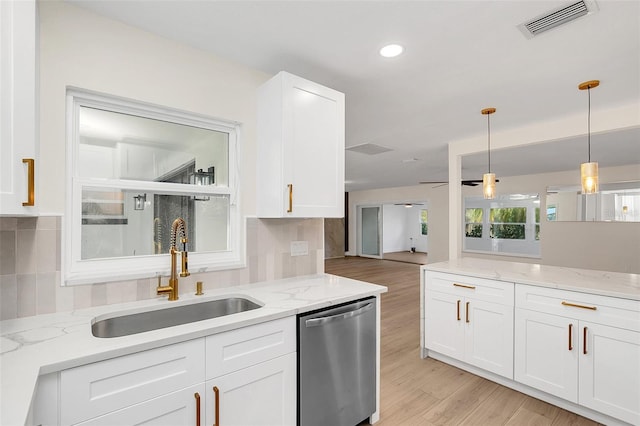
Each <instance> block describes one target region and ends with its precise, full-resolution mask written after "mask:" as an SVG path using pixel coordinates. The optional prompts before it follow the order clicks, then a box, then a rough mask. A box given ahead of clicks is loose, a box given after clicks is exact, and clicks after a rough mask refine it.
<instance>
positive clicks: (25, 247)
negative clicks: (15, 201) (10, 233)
mask: <svg viewBox="0 0 640 426" xmlns="http://www.w3.org/2000/svg"><path fill="white" fill-rule="evenodd" d="M19 224H20V223H18V225H19ZM36 265H37V252H36V231H35V229H22V230H21V229H18V231H17V232H16V273H17V274H35V273H36V271H37V266H36Z"/></svg>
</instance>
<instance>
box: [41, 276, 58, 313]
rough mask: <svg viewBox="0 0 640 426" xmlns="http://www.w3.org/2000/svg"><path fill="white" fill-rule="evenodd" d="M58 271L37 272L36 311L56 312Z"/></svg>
mask: <svg viewBox="0 0 640 426" xmlns="http://www.w3.org/2000/svg"><path fill="white" fill-rule="evenodd" d="M56 275H57V274H56V272H55V271H54V272H46V273H38V274H36V313H37V314H38V315H40V314H50V313H53V312H56V285H57V277H56Z"/></svg>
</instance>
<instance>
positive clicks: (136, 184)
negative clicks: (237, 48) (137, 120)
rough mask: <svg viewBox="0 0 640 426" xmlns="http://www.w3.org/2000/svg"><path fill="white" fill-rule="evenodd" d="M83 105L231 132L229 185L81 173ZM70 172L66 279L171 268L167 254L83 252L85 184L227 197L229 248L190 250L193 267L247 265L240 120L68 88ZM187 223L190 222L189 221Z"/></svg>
mask: <svg viewBox="0 0 640 426" xmlns="http://www.w3.org/2000/svg"><path fill="white" fill-rule="evenodd" d="M80 107H92V108H99V109H104V110H108V111H114V112H119V113H124V114H130V115H137V116H141V117H146V118H151V119H157V120H163V121H168V122H173V123H177V124H183V125H187V126H194V127H200V128H204V129H210V130H215V131H219V132H224V133H228V134H229V150H228V152H229V179H228V185H211V186H207V187H203V186H197V185H189V184H179V183H168V182H152V181H137V180H121V179H97V178H87V177H80V176H79V173H78V162H79V145H80V144H79V135H78V124H79V123H78V116H79V110H80ZM66 125H67V167H66V169H67V172H66V185H67V186H66V187H67V199H66V213H65V221H64V224H65V226H64V230H63V251H62V253H63V257H64V259H63V276H64V283H65V284H67V285H76V284H92V283H102V282H109V281H126V280H133V279H140V278H150V277H155V276H167V275H168V274H169V273H170V267H171V265H170V256H169V254H159V255H144V256H130V257H113V258H99V259H86V260H82V258H81V248H82V247H81V238H82V237H81V228H82V225H81V223H82V221H81V218H82V189H83V187H91V188H114V189H131V190H139V191H147V192H156V193H163V194H180V195H190V194H206V195H212V196H213V195H225V196H228V197H229V229H228V233H227V235H228V244H227V250H225V251H218V252H203V253H198V252H193V253H189V270H190V272H191V273H202V272H209V271H216V270H224V269H235V268H242V267H245V266H246V248H245V231H244V230H245V226H244V225H245V223H244V219H243V218H242V216H241V208H240V189H239V184H240V173H239V172H240V171H239V168H240V167H239V165H240V159H239V152H240V149H239V145H240V135H241V125H240V123H237V122H231V121H224V120H218V119H213V118H210V117H206V116H204V115H199V114H195V113H191V112H185V111H180V110H177V109H172V108H167V107H163V106H158V105H152V104H148V103H144V102H138V101H133V100H129V99H125V98H120V97H116V96H110V95H104V94H100V93H96V92H91V91H87V90H83V89H77V88H68V89H67V123H66ZM187 225H188V224H187Z"/></svg>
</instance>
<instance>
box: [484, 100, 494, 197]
mask: <svg viewBox="0 0 640 426" xmlns="http://www.w3.org/2000/svg"><path fill="white" fill-rule="evenodd" d="M480 112H481V113H482V114H483V115H486V116H487V157H488V160H489V161H488V165H489V169H488V172H487V173H485V174H484V175H483V176H482V194H483V195H484V198H486V199H487V200H492V199H494V198H496V175H495V173H491V123H490V119H489V116H490V115H491V114H493V113H494V112H496V109H495V108H485V109H483V110H482V111H480Z"/></svg>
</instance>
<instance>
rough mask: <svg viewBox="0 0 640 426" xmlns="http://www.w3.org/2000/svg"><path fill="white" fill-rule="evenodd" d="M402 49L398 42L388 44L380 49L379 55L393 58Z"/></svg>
mask: <svg viewBox="0 0 640 426" xmlns="http://www.w3.org/2000/svg"><path fill="white" fill-rule="evenodd" d="M403 50H404V47H402V46H400V45H399V44H389V45H386V46H385V47H383V48H382V49H380V55H382V56H384V57H385V58H395V57H396V56H398V55H399V54H401V53H402V51H403Z"/></svg>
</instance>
